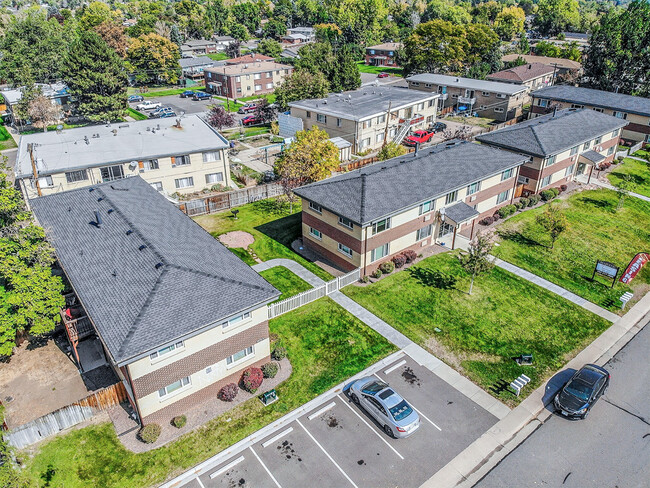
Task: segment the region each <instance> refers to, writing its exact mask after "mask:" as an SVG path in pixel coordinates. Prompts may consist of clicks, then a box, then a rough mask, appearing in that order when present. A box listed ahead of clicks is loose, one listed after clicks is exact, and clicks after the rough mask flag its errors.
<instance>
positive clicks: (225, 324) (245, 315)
mask: <svg viewBox="0 0 650 488" xmlns="http://www.w3.org/2000/svg"><path fill="white" fill-rule="evenodd" d="M250 318H251V313H250V312H246V313H242V314H239V315H237V316H236V317H233V318H231V319H230V320H226V321H225V322H222V323H221V328H222V329H226V328H228V327H230V326H232V325H236V324H239V323H241V322H244V321H246V320H248V319H250Z"/></svg>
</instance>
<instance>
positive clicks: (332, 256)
mask: <svg viewBox="0 0 650 488" xmlns="http://www.w3.org/2000/svg"><path fill="white" fill-rule="evenodd" d="M302 214H303V215H305V212H303V213H302ZM357 242H358V241H357ZM302 243H303V245H304V246H305V247H306V248H307V249H311V250H312V251H315V252H316V253H318V254H320V255H321V256H323V257H324V258H325V259H327V260H329V261H331V262H332V263H334V264H335V265H337V266H338V267H339V268H341V269H343V270H345V271H352V270H354V269H356V268H357V267H356V266H355V265H354V264H352V263H351V262H350V261H348V260H347V259H345V258H344V257H343V255H337V254H336V253H335V252H332V251H330V250H329V249H325V248H324V247H323V246H321V245H320V244H318V243H316V242H314V241H313V240H311V239H308V238H303V240H302Z"/></svg>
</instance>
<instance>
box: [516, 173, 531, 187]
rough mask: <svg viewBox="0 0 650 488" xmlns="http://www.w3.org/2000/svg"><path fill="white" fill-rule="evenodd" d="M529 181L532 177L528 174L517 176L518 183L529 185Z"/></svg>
mask: <svg viewBox="0 0 650 488" xmlns="http://www.w3.org/2000/svg"><path fill="white" fill-rule="evenodd" d="M528 182H530V178H528V177H527V176H521V175H519V177H518V178H517V183H519V184H520V185H527V184H528Z"/></svg>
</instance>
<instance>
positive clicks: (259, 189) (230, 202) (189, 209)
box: [178, 183, 282, 217]
mask: <svg viewBox="0 0 650 488" xmlns="http://www.w3.org/2000/svg"><path fill="white" fill-rule="evenodd" d="M280 195H282V186H281V185H280V184H279V183H268V184H266V185H259V186H254V187H252V188H242V189H240V190H234V191H229V192H224V193H219V194H216V195H210V196H205V197H202V198H197V199H194V200H188V201H186V202H179V203H178V208H180V209H181V210H182V211H183V212H185V214H187V215H189V216H190V217H194V216H196V215H204V214H211V213H213V212H219V211H220V210H228V209H229V208H233V207H238V206H240V205H245V204H247V203H251V202H256V201H258V200H265V199H267V198H272V197H277V196H280Z"/></svg>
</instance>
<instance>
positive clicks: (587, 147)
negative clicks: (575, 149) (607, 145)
mask: <svg viewBox="0 0 650 488" xmlns="http://www.w3.org/2000/svg"><path fill="white" fill-rule="evenodd" d="M589 146H591V141H587V142H585V145H584V146H582V150H583V151H586V150H587V149H589Z"/></svg>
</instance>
